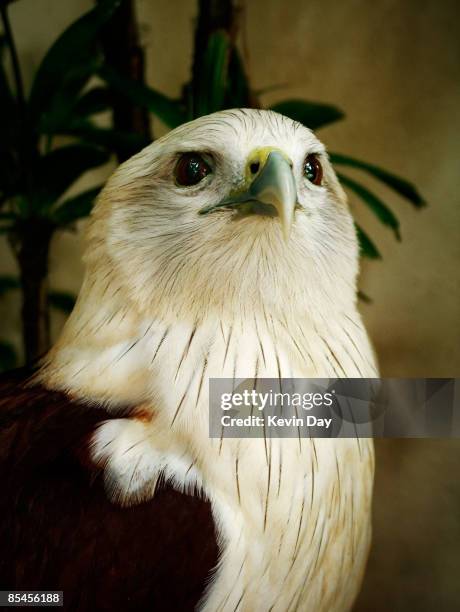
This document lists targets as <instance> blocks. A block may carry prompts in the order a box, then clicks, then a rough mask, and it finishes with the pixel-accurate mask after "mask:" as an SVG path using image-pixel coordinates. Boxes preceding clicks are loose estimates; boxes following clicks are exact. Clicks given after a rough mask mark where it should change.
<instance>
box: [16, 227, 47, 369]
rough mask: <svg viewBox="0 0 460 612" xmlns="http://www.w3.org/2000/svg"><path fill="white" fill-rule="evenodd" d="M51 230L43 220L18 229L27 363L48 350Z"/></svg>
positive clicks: (22, 313) (18, 252)
mask: <svg viewBox="0 0 460 612" xmlns="http://www.w3.org/2000/svg"><path fill="white" fill-rule="evenodd" d="M53 231H54V228H53V226H51V225H50V224H49V223H48V222H47V221H44V220H37V219H35V220H28V221H26V222H25V223H24V224H23V225H22V227H21V228H20V237H19V245H18V247H19V248H18V249H17V259H18V264H19V270H20V276H21V286H22V308H21V317H22V328H23V342H24V354H25V360H26V363H27V364H31V363H32V362H34V361H35V360H36V359H37V358H39V357H40V356H42V355H43V354H44V353H45V352H46V351H47V350H48V349H49V347H50V321H49V308H48V256H49V246H50V241H51V237H52V235H53Z"/></svg>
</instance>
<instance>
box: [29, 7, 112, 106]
mask: <svg viewBox="0 0 460 612" xmlns="http://www.w3.org/2000/svg"><path fill="white" fill-rule="evenodd" d="M120 2H121V0H104V1H102V2H99V3H98V5H97V6H96V7H95V8H94V9H92V10H91V11H89V12H87V13H86V14H85V15H83V16H82V17H80V19H78V20H77V21H75V22H74V23H72V24H71V25H70V26H69V27H68V28H67V29H66V30H65V31H64V32H63V34H61V36H59V38H58V39H57V40H56V41H55V43H54V44H53V45H52V46H51V48H50V49H49V50H48V52H47V54H46V55H45V58H44V59H43V61H42V63H41V64H40V67H39V69H38V71H37V74H36V75H35V79H34V82H33V85H32V91H31V94H30V107H31V110H32V114H33V115H34V116H38V115H39V114H40V113H41V112H42V111H43V110H44V108H45V107H46V106H48V105H49V103H50V100H52V98H53V95H54V93H55V92H56V91H57V90H59V88H60V87H61V86H62V83H63V81H65V78H66V75H67V74H68V73H69V71H72V70H74V69H75V68H78V67H81V66H84V65H85V64H86V63H87V62H88V60H90V59H91V57H92V56H93V53H94V49H93V45H94V42H95V39H96V36H97V34H98V32H99V30H100V28H101V27H102V26H103V25H104V24H105V23H106V22H107V21H108V20H109V19H110V17H111V16H112V15H113V13H114V12H115V10H116V9H117V8H118V6H119V4H120Z"/></svg>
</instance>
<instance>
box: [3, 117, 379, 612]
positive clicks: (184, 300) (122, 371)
mask: <svg viewBox="0 0 460 612" xmlns="http://www.w3.org/2000/svg"><path fill="white" fill-rule="evenodd" d="M85 238H86V242H85V251H84V264H85V275H84V279H83V283H82V287H81V290H80V293H79V295H78V299H77V302H76V304H75V307H74V309H73V311H72V313H71V314H70V316H69V318H68V320H67V322H66V324H65V326H64V328H63V331H62V333H61V335H60V336H59V338H58V340H57V341H56V343H55V344H54V346H53V347H52V348H51V350H50V351H49V352H48V353H47V355H46V356H45V357H44V358H43V360H42V361H41V362H40V364H39V365H38V366H37V367H36V368H35V369H34V370H33V371H29V370H20V371H15V372H13V373H12V374H8V375H6V376H4V377H3V379H2V382H1V385H0V386H1V399H0V478H1V482H2V488H3V495H2V500H1V502H0V517H1V526H0V534H1V536H0V537H1V542H2V558H1V559H0V588H1V589H17V590H36V589H48V590H49V589H56V590H61V591H63V597H64V607H65V609H68V610H134V609H136V610H137V609H139V608H140V609H146V610H149V609H150V610H162V611H169V610H200V611H202V612H217V611H222V612H227V611H236V610H238V611H239V612H251V611H257V612H263V611H266V612H269V611H270V612H287V611H291V610H300V611H307V612H326V611H327V612H340V611H345V610H349V609H350V608H351V607H352V605H353V602H354V600H355V597H356V595H357V593H358V591H359V588H360V584H361V581H362V578H363V574H364V571H365V565H366V561H367V556H368V552H369V547H370V540H371V503H372V487H373V474H374V452H373V444H372V441H371V440H370V439H367V438H361V439H359V438H347V439H324V438H302V439H300V440H299V439H290V438H276V437H275V438H271V439H256V438H237V439H233V438H232V439H230V438H221V439H219V438H213V437H211V436H210V435H209V383H210V380H214V379H232V380H237V379H238V380H239V379H245V380H254V381H257V380H259V379H260V380H263V379H275V380H280V381H281V380H283V379H285V378H289V379H297V378H360V377H364V378H373V377H377V376H378V368H377V363H376V358H375V355H374V352H373V349H372V346H371V343H370V340H369V338H368V335H367V332H366V330H365V327H364V325H363V322H362V320H361V317H360V314H359V312H358V309H357V275H358V272H359V247H358V242H357V236H356V231H355V226H354V223H353V218H352V215H351V213H350V210H349V206H348V203H347V198H346V195H345V192H344V190H343V189H342V187H341V185H340V183H339V181H338V179H337V177H336V174H335V172H334V169H333V167H332V165H331V163H330V161H329V159H328V155H327V152H326V149H325V147H324V145H323V144H322V143H321V142H320V141H319V139H318V138H317V136H316V135H315V134H314V133H313V132H312V131H311V130H309V129H308V128H307V127H305V126H304V125H303V124H301V123H298V122H296V121H294V120H293V119H290V118H288V117H285V116H283V115H280V114H278V113H276V112H273V111H269V110H261V109H231V110H224V111H219V112H217V113H213V114H211V115H208V116H204V117H199V118H197V119H194V120H193V121H190V122H188V123H185V124H182V125H180V126H179V127H177V128H175V129H174V130H172V131H170V132H168V133H167V134H166V135H165V136H163V137H161V138H159V139H158V140H156V141H154V142H153V143H152V144H150V145H149V146H147V147H146V148H145V149H143V150H142V151H141V152H139V153H138V154H136V155H135V156H134V157H132V158H131V159H129V160H128V161H126V162H124V163H123V164H122V165H120V166H119V167H118V168H117V169H116V170H115V172H114V173H113V175H112V176H111V177H110V178H109V180H108V181H107V183H106V185H105V187H104V188H103V190H102V191H101V193H100V195H99V196H98V199H97V202H96V204H95V206H94V208H93V211H92V213H91V216H90V219H89V222H88V225H87V227H86V236H85Z"/></svg>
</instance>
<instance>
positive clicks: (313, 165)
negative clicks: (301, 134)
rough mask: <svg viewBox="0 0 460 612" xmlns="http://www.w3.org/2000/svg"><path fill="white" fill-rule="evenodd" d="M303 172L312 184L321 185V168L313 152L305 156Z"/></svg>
mask: <svg viewBox="0 0 460 612" xmlns="http://www.w3.org/2000/svg"><path fill="white" fill-rule="evenodd" d="M303 173H304V175H305V177H306V178H307V179H308V180H309V181H310V183H313V185H321V181H322V179H323V168H322V166H321V164H320V163H319V161H318V158H317V157H316V155H315V154H314V153H311V154H310V155H308V156H307V159H306V160H305V163H304V166H303Z"/></svg>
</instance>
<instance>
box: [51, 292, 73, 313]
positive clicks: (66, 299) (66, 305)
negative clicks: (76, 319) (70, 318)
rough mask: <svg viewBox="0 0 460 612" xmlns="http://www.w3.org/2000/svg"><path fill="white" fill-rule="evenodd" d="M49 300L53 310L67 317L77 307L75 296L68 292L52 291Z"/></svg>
mask: <svg viewBox="0 0 460 612" xmlns="http://www.w3.org/2000/svg"><path fill="white" fill-rule="evenodd" d="M48 300H49V303H50V305H51V306H52V307H53V308H56V310H59V311H60V312H63V313H64V314H66V315H68V314H70V313H71V312H72V309H73V307H74V306H75V296H74V295H72V293H67V292H66V291H50V292H49V294H48Z"/></svg>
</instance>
